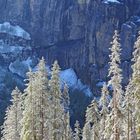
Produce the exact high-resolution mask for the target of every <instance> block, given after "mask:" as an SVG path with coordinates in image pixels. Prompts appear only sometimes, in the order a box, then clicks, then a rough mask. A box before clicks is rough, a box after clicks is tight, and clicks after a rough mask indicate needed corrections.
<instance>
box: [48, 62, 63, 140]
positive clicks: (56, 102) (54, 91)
mask: <svg viewBox="0 0 140 140" xmlns="http://www.w3.org/2000/svg"><path fill="white" fill-rule="evenodd" d="M59 73H60V67H59V65H58V62H57V61H55V62H54V64H53V67H52V72H51V79H50V81H49V85H50V95H51V101H50V102H51V104H50V106H51V112H50V120H49V121H50V126H49V127H50V130H49V131H50V134H49V135H50V136H51V138H49V140H58V139H62V137H63V132H64V130H63V120H62V118H63V112H64V110H63V107H62V105H61V100H62V93H61V90H60V79H59Z"/></svg>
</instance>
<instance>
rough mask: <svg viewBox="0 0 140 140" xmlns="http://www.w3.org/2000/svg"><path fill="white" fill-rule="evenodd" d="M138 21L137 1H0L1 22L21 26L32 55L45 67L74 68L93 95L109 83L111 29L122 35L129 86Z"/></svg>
mask: <svg viewBox="0 0 140 140" xmlns="http://www.w3.org/2000/svg"><path fill="white" fill-rule="evenodd" d="M139 16H140V1H139V0H116V1H115V2H113V1H111V0H0V22H1V23H3V22H5V21H8V22H10V23H11V24H12V25H20V26H21V27H23V28H24V29H25V30H26V31H28V32H29V33H30V34H31V38H32V41H31V46H32V53H31V54H33V55H36V56H38V57H40V56H42V55H43V56H45V58H46V59H47V61H48V64H51V63H52V62H53V61H54V60H55V59H58V61H59V63H60V65H61V67H62V68H63V69H65V68H69V67H72V68H73V69H74V70H75V71H76V72H77V74H78V76H79V77H80V78H81V79H82V81H84V82H85V83H86V84H88V85H90V86H91V88H92V89H93V91H95V90H96V88H95V87H96V85H97V84H98V82H100V81H105V80H107V69H108V64H107V63H108V61H109V49H108V48H109V47H110V42H111V39H112V35H113V32H114V30H115V29H118V30H119V31H120V36H121V44H122V68H123V74H124V81H123V83H124V84H126V83H127V81H128V77H129V75H130V73H131V69H130V65H131V64H130V59H131V57H132V50H133V43H134V41H135V39H136V35H137V31H138V30H139V27H140V17H139ZM26 53H27V52H25V54H26ZM25 54H24V56H25Z"/></svg>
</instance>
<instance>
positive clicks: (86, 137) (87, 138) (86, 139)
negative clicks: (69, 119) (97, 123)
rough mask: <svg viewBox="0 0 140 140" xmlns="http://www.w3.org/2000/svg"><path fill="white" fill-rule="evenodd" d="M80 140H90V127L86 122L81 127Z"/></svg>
mask: <svg viewBox="0 0 140 140" xmlns="http://www.w3.org/2000/svg"><path fill="white" fill-rule="evenodd" d="M82 140H91V125H90V123H89V122H86V123H85V125H84V127H83V133H82Z"/></svg>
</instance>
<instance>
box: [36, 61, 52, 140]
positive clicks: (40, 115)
mask: <svg viewBox="0 0 140 140" xmlns="http://www.w3.org/2000/svg"><path fill="white" fill-rule="evenodd" d="M37 69H38V70H37V72H35V78H34V84H35V85H34V86H35V87H34V88H35V93H34V97H35V101H36V112H35V114H36V135H37V139H38V140H43V139H45V140H47V138H46V136H47V133H48V128H47V126H48V124H47V122H48V119H49V106H50V105H49V96H50V94H49V87H48V74H47V70H46V65H45V60H44V58H42V59H41V60H40V62H39V64H38V66H37Z"/></svg>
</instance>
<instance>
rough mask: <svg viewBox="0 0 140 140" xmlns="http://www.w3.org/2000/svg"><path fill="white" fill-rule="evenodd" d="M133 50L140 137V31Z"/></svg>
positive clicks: (137, 120)
mask: <svg viewBox="0 0 140 140" xmlns="http://www.w3.org/2000/svg"><path fill="white" fill-rule="evenodd" d="M134 49H135V50H134V52H133V62H134V64H133V66H132V69H133V74H132V84H133V86H134V91H133V92H134V101H135V108H134V109H135V111H134V115H135V124H136V129H137V137H138V138H139V139H140V32H139V36H138V38H137V41H136V42H135V45H134Z"/></svg>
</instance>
